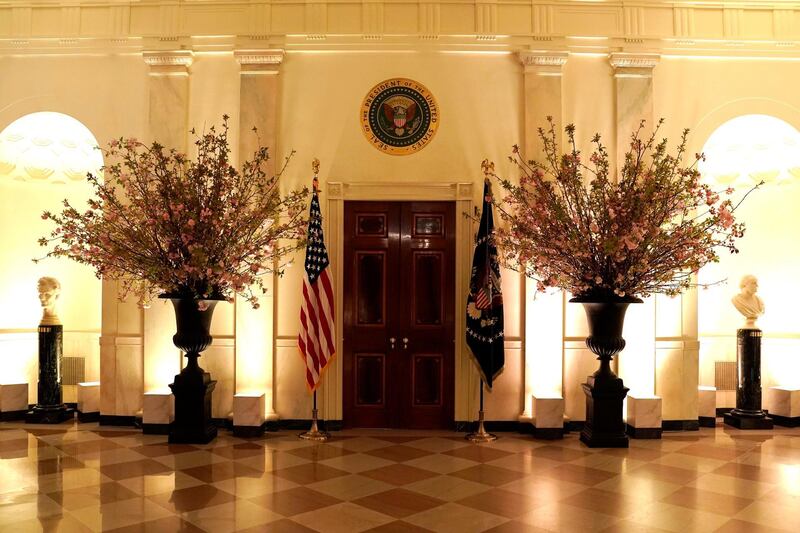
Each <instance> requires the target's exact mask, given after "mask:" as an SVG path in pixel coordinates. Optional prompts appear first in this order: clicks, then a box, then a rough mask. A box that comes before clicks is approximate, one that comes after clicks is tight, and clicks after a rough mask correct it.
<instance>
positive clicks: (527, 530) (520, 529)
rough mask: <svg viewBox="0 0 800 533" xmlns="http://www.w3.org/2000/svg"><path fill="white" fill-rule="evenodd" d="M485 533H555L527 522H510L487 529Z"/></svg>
mask: <svg viewBox="0 0 800 533" xmlns="http://www.w3.org/2000/svg"><path fill="white" fill-rule="evenodd" d="M484 533H553V532H552V530H550V529H543V528H540V527H535V526H532V525H530V524H526V523H525V522H520V521H517V520H509V521H508V522H505V523H503V524H500V525H499V526H495V527H493V528H490V529H487V530H486V531H485V532H484Z"/></svg>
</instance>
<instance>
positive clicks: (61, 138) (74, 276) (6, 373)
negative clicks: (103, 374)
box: [0, 112, 103, 402]
mask: <svg viewBox="0 0 800 533" xmlns="http://www.w3.org/2000/svg"><path fill="white" fill-rule="evenodd" d="M102 165H103V157H102V153H101V151H100V150H98V149H97V140H96V139H95V137H94V136H93V135H92V133H91V132H90V131H89V130H88V129H87V128H86V127H85V126H84V125H83V124H82V123H81V122H79V121H78V120H76V119H74V118H72V117H70V116H68V115H65V114H62V113H53V112H37V113H31V114H28V115H25V116H23V117H20V118H18V119H17V120H15V121H13V122H12V123H11V124H9V125H7V126H6V127H5V128H4V129H3V130H2V132H0V226H1V227H3V228H4V231H3V233H2V237H0V358H2V364H1V365H0V383H20V382H27V383H28V384H29V387H28V388H29V401H30V402H35V400H36V382H37V368H38V366H37V365H38V357H37V341H36V326H37V325H38V323H39V319H40V317H41V307H40V304H39V300H38V295H37V280H38V279H39V278H40V277H42V276H53V277H55V278H57V279H58V280H59V281H60V283H61V287H62V290H61V296H60V299H59V302H60V303H59V306H58V310H59V316H60V317H61V321H62V323H63V324H64V356H65V357H77V358H83V361H78V360H70V361H68V364H65V368H64V378H65V383H70V382H72V381H74V380H73V379H72V378H73V375H77V377H78V379H80V380H82V381H93V380H98V379H99V377H100V376H99V347H98V337H99V333H100V319H101V282H100V280H98V279H97V278H96V277H95V276H94V274H93V272H92V271H91V270H90V269H89V268H88V267H85V266H82V265H78V264H76V263H73V262H71V261H68V260H66V259H47V260H44V261H41V262H39V263H38V264H34V263H33V261H32V259H33V258H37V257H42V256H43V255H44V252H45V249H44V248H42V247H41V246H40V245H39V244H38V242H37V241H38V239H39V238H40V237H43V236H47V235H48V234H49V232H50V231H51V230H52V229H53V227H52V223H51V222H49V221H44V220H42V218H41V214H42V212H43V211H45V210H51V211H58V210H60V209H62V208H63V203H62V202H63V200H65V199H66V200H68V201H69V202H70V203H71V204H72V205H73V206H74V207H75V208H77V209H82V208H84V207H85V206H86V200H87V199H88V198H89V195H90V192H91V188H90V186H89V184H88V182H87V181H86V173H87V172H92V173H97V172H99V170H100V167H102ZM67 365H69V366H67ZM81 367H83V375H82V377H81V375H80V368H81ZM74 395H75V387H74V386H72V385H66V386H65V390H64V396H65V397H64V400H65V401H75V397H74Z"/></svg>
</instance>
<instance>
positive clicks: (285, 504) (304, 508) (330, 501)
mask: <svg viewBox="0 0 800 533" xmlns="http://www.w3.org/2000/svg"><path fill="white" fill-rule="evenodd" d="M249 501H251V502H253V503H255V504H257V505H260V506H261V507H265V508H266V509H269V510H270V511H274V512H276V513H279V514H281V515H283V516H286V517H291V516H294V515H297V514H301V513H306V512H309V511H313V510H316V509H321V508H323V507H327V506H329V505H334V504H337V503H339V502H340V501H341V500H340V499H339V498H335V497H333V496H329V495H327V494H323V493H322V492H317V491H315V490H311V489H309V488H306V487H297V488H294V489H288V490H282V491H279V492H271V493H269V494H262V495H261V496H256V497H254V498H250V499H249Z"/></svg>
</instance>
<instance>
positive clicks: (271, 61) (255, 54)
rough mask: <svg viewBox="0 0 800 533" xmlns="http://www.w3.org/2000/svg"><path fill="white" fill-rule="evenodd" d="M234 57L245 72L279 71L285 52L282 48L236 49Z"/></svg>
mask: <svg viewBox="0 0 800 533" xmlns="http://www.w3.org/2000/svg"><path fill="white" fill-rule="evenodd" d="M233 57H234V58H235V59H236V62H237V63H239V67H240V68H241V71H242V72H243V73H246V72H263V73H277V72H278V69H279V68H280V66H281V63H283V59H284V57H285V54H284V52H283V50H280V49H266V50H234V52H233Z"/></svg>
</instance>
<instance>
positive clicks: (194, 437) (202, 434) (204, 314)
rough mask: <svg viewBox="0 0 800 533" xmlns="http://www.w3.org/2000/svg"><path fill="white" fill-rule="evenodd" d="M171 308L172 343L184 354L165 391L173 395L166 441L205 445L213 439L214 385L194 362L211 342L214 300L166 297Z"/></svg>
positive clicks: (209, 376)
mask: <svg viewBox="0 0 800 533" xmlns="http://www.w3.org/2000/svg"><path fill="white" fill-rule="evenodd" d="M169 299H170V301H172V305H173V306H174V307H175V322H176V325H177V333H175V335H174V336H173V337H172V342H173V343H174V344H175V346H177V347H178V348H179V349H181V350H182V351H183V352H185V354H186V366H185V367H184V368H183V370H181V373H180V374H178V375H176V376H175V381H174V382H173V383H171V384H170V386H169V388H170V389H171V390H172V394H173V395H174V396H175V420H174V421H173V423H172V425H171V427H170V430H169V439H168V440H169V442H171V443H183V444H207V443H209V442H211V441H212V440H214V439H215V438H216V436H217V428H216V426H215V425H214V423H213V422H212V421H211V394H212V392H213V391H214V387H215V386H216V384H217V382H216V381H214V380H212V379H211V374H209V373H208V372H206V371H205V370H203V369H202V368H200V365H199V364H198V363H197V359H198V357H200V352H202V351H203V350H205V349H206V348H208V346H209V345H210V344H211V342H212V341H213V340H214V339H213V337H212V336H211V335H210V334H209V331H210V329H211V318H212V317H213V314H214V307H216V305H217V301H216V300H200V301H198V300H195V299H190V298H169Z"/></svg>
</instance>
